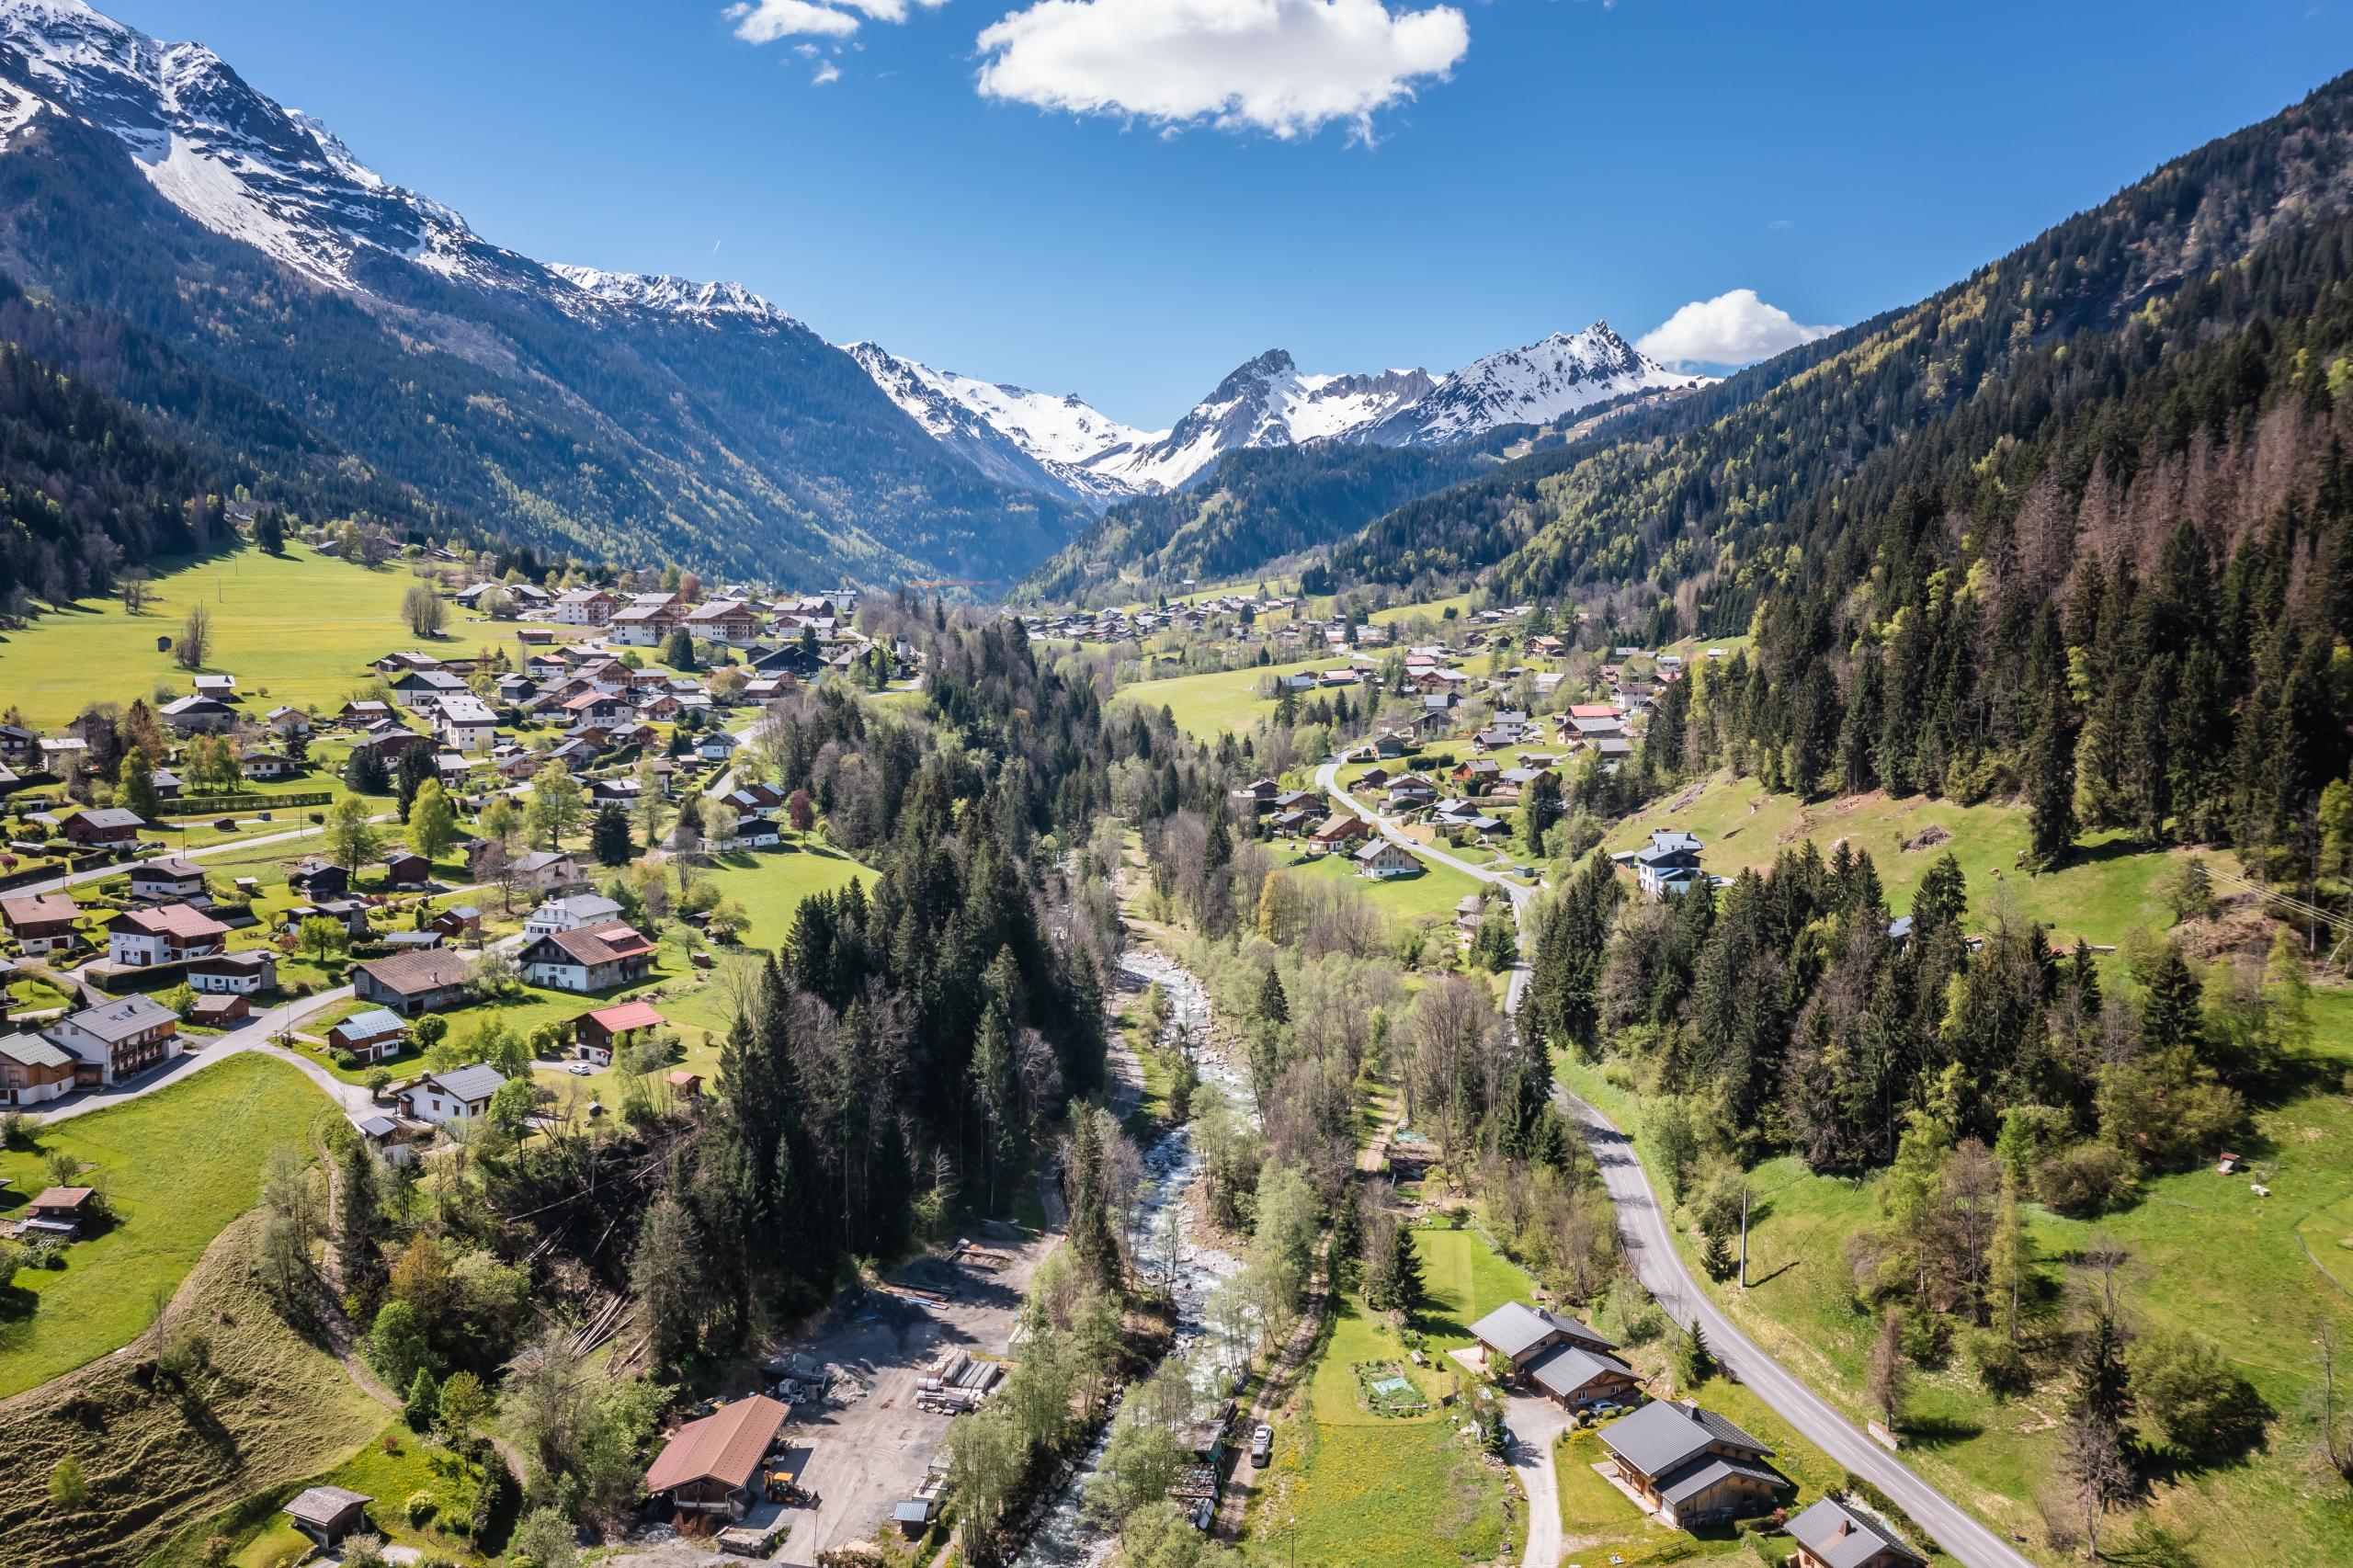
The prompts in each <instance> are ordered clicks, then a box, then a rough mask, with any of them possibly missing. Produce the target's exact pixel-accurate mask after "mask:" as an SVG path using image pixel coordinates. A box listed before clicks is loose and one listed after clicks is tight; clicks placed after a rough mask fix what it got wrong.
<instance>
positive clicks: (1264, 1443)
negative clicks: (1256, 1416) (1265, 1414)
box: [1250, 1421, 1275, 1469]
mask: <svg viewBox="0 0 2353 1568" xmlns="http://www.w3.org/2000/svg"><path fill="white" fill-rule="evenodd" d="M1274 1454H1275V1429H1274V1428H1273V1427H1272V1426H1267V1424H1266V1423H1265V1422H1263V1421H1261V1422H1260V1423H1258V1426H1257V1429H1256V1431H1254V1432H1252V1433H1251V1434H1250V1462H1251V1463H1252V1464H1254V1465H1256V1466H1258V1467H1259V1468H1260V1469H1264V1468H1265V1467H1266V1464H1267V1460H1270V1459H1272V1458H1274Z"/></svg>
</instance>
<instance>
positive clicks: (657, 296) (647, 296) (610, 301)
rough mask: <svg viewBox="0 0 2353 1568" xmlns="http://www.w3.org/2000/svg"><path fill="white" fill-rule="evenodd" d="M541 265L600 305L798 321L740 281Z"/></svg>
mask: <svg viewBox="0 0 2353 1568" xmlns="http://www.w3.org/2000/svg"><path fill="white" fill-rule="evenodd" d="M543 265H545V267H547V269H548V271H550V272H551V273H553V274H554V275H555V276H556V277H558V278H563V280H564V281H565V282H566V283H569V284H571V285H572V286H573V287H574V289H576V290H580V292H581V293H583V294H585V295H586V296H587V297H588V299H589V300H590V301H594V302H595V303H596V304H598V305H607V306H619V307H621V308H623V309H628V310H640V311H656V312H665V313H667V314H671V315H681V316H693V317H699V318H702V319H704V320H709V319H710V318H713V317H717V316H746V317H750V318H752V319H754V320H756V321H766V322H774V323H777V324H779V325H792V326H798V325H800V323H799V322H797V321H795V320H794V319H793V318H792V317H791V316H790V315H788V314H787V313H786V312H783V311H781V310H779V309H778V308H777V307H776V306H774V305H772V304H770V303H769V302H768V301H766V300H764V299H762V298H761V297H760V296H759V295H757V294H755V293H753V292H752V291H751V290H749V289H746V288H745V287H744V286H743V285H742V284H741V283H703V282H698V281H696V280H695V279H693V278H675V277H672V276H670V275H669V274H667V273H646V272H607V271H604V270H602V269H601V268H598V267H574V266H573V265H571V264H570V263H568V262H561V261H551V262H547V263H544V264H543ZM564 302H566V303H570V302H572V301H564Z"/></svg>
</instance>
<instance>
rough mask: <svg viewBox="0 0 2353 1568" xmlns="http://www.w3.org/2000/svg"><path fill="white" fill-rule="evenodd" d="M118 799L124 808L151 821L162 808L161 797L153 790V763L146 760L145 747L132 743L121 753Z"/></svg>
mask: <svg viewBox="0 0 2353 1568" xmlns="http://www.w3.org/2000/svg"><path fill="white" fill-rule="evenodd" d="M120 784H121V794H120V796H119V800H120V802H121V804H122V805H123V807H124V808H125V809H126V810H128V811H133V812H138V813H139V814H140V815H141V816H142V817H146V818H148V819H150V820H151V821H152V820H153V818H154V816H155V814H156V813H157V812H160V811H162V810H163V806H164V802H163V799H162V797H161V796H159V795H158V794H157V793H156V792H155V769H154V765H153V764H152V763H151V762H149V761H148V758H147V752H146V748H145V747H143V746H136V745H134V746H132V747H131V749H130V750H129V751H126V752H124V753H123V754H122V773H121V777H120Z"/></svg>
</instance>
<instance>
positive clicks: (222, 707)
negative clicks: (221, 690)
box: [156, 697, 237, 735]
mask: <svg viewBox="0 0 2353 1568" xmlns="http://www.w3.org/2000/svg"><path fill="white" fill-rule="evenodd" d="M156 711H157V716H158V717H160V718H161V719H162V720H163V721H164V722H165V723H166V724H169V725H170V726H171V727H172V730H173V733H176V734H182V735H196V734H210V733H215V732H217V731H221V730H225V729H227V728H228V727H229V726H230V725H232V724H233V723H235V722H237V710H235V709H233V708H232V707H230V706H229V705H228V704H227V703H225V702H222V701H221V700H220V699H217V698H211V697H183V698H181V699H178V700H177V701H175V702H166V703H165V704H164V706H163V707H162V708H160V709H158V710H156Z"/></svg>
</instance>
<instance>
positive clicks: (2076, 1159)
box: [2034, 1142, 2138, 1214]
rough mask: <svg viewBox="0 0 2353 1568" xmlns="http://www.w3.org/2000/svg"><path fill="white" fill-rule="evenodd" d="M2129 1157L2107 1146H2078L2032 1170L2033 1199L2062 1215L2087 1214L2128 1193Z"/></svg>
mask: <svg viewBox="0 0 2353 1568" xmlns="http://www.w3.org/2000/svg"><path fill="white" fill-rule="evenodd" d="M2137 1180H2138V1177H2137V1176H2136V1174H2135V1172H2134V1170H2133V1168H2132V1160H2131V1156H2130V1155H2129V1154H2127V1153H2124V1151H2123V1150H2121V1149H2119V1148H2117V1147H2115V1146H2114V1145H2113V1144H2109V1143H2097V1142H2086V1143H2078V1144H2076V1145H2075V1147H2074V1148H2072V1149H2069V1150H2066V1151H2064V1152H2063V1153H2058V1154H2054V1155H2052V1157H2051V1158H2049V1159H2047V1160H2044V1161H2043V1162H2042V1163H2041V1164H2040V1165H2037V1166H2035V1168H2034V1193H2035V1196H2036V1197H2037V1198H2040V1199H2042V1201H2043V1202H2044V1203H2045V1204H2047V1205H2049V1206H2050V1207H2051V1208H2052V1209H2055V1210H2058V1211H2059V1212H2060V1213H2062V1214H2090V1213H2097V1211H2098V1210H2102V1209H2105V1208H2107V1207H2108V1206H2109V1205H2110V1204H2114V1203H2120V1202H2122V1201H2123V1200H2124V1199H2127V1198H2129V1197H2131V1194H2132V1190H2133V1187H2134V1186H2135V1185H2136V1183H2137Z"/></svg>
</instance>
